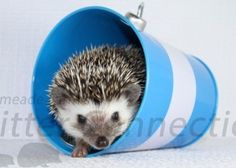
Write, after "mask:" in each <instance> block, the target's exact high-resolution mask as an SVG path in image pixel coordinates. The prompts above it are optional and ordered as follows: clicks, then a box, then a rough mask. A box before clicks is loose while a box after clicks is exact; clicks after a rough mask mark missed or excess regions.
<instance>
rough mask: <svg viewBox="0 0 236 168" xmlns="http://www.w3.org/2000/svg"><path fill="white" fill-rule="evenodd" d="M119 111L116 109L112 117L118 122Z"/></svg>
mask: <svg viewBox="0 0 236 168" xmlns="http://www.w3.org/2000/svg"><path fill="white" fill-rule="evenodd" d="M119 118H120V117H119V112H118V111H115V112H114V113H113V114H112V115H111V119H112V121H114V122H117V121H119Z"/></svg>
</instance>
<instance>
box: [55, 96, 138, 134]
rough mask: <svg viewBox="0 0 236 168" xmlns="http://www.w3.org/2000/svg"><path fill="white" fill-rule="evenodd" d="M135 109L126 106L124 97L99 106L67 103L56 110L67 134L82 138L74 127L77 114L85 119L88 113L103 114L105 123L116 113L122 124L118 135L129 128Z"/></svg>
mask: <svg viewBox="0 0 236 168" xmlns="http://www.w3.org/2000/svg"><path fill="white" fill-rule="evenodd" d="M136 108H137V107H136V106H130V105H128V101H127V100H126V99H125V98H124V97H121V98H119V99H118V100H112V101H109V102H108V101H104V102H102V103H101V104H99V105H97V104H95V103H93V102H91V101H90V102H89V103H86V104H81V103H67V104H66V105H65V106H64V107H63V108H58V120H59V122H60V123H61V124H62V127H63V128H64V130H65V131H66V132H67V133H68V134H70V135H71V136H73V137H75V138H83V135H82V134H81V132H80V131H78V129H76V128H75V127H74V125H76V124H77V122H78V121H77V116H78V115H79V114H80V115H83V116H85V117H86V116H87V115H88V113H90V112H93V111H99V112H102V113H105V116H106V118H105V121H106V120H110V119H111V116H112V114H113V113H114V112H116V111H118V112H119V118H120V121H122V122H123V123H124V124H122V125H121V127H120V134H122V133H123V132H124V131H125V130H126V129H127V127H128V126H129V123H130V120H131V119H132V116H133V115H134V114H135V112H136ZM120 134H119V135H120ZM117 136H118V135H117Z"/></svg>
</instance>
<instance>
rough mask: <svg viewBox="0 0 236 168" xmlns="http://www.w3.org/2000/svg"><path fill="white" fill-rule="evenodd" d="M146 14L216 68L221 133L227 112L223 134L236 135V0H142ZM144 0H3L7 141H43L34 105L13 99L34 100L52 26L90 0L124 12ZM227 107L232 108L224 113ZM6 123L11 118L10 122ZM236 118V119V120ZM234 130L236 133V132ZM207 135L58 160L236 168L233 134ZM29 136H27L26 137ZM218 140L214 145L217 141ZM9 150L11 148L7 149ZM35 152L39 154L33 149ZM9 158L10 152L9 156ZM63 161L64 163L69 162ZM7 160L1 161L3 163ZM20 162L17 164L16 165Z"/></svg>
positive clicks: (2, 91) (1, 76)
mask: <svg viewBox="0 0 236 168" xmlns="http://www.w3.org/2000/svg"><path fill="white" fill-rule="evenodd" d="M144 1H145V3H146V6H145V11H144V19H146V20H147V22H148V25H147V28H146V29H145V31H146V32H148V33H149V34H151V35H153V36H154V37H158V38H159V39H161V40H163V41H165V42H167V43H169V44H171V45H172V46H175V47H176V48H179V49H181V50H183V51H185V52H187V53H191V54H194V55H197V56H198V57H199V58H201V59H202V60H203V61H205V62H206V63H207V64H208V65H209V67H210V68H211V69H212V71H213V72H214V74H215V76H216V79H217V83H218V86H219V91H220V99H219V109H218V115H217V117H218V118H219V120H218V121H217V123H216V127H215V133H216V134H217V137H221V136H222V130H223V124H224V123H225V121H226V120H225V119H227V118H229V124H228V127H227V128H228V129H227V132H226V134H225V135H227V136H228V137H235V135H234V134H233V132H232V124H233V122H235V119H236V113H235V111H236V106H235V98H236V87H235V86H236V79H235V72H236V68H235V61H236V60H235V59H236V57H235V55H236V50H235V48H236V19H235V18H236V10H235V8H236V1H235V0H191V1H189V0H178V1H176V0H162V1H160V0H144ZM139 2H140V1H137V0H129V1H120V0H114V1H104V0H96V1H95V0H87V1H78V0H71V1H65V0H64V1H62V0H50V1H49V0H40V1H30V0H25V1H16V0H14V1H13V0H7V1H3V0H2V1H0V86H1V87H0V95H1V98H2V97H3V96H7V97H8V96H10V97H9V98H10V100H9V101H7V102H2V101H1V102H0V129H3V128H2V124H3V123H4V122H6V128H5V133H4V135H3V136H2V135H0V139H1V140H2V139H3V140H4V141H5V142H6V141H7V142H8V141H9V142H11V140H13V139H15V140H16V142H15V143H16V144H20V143H19V142H20V140H22V139H24V140H25V139H30V140H31V141H32V140H36V141H37V140H38V134H37V133H35V132H36V127H31V132H34V134H33V136H32V137H29V136H27V135H26V133H25V132H26V125H27V120H26V119H27V116H28V115H29V114H31V113H32V111H31V104H30V102H28V103H22V104H20V102H19V101H15V99H14V98H15V97H18V98H19V99H20V100H21V101H24V99H25V98H27V100H28V101H29V99H30V94H31V93H30V88H31V75H32V70H33V66H34V62H35V59H36V56H37V53H38V51H39V48H40V46H41V45H42V42H43V40H44V39H45V38H46V36H47V34H48V33H49V31H50V30H51V29H52V28H53V26H54V25H55V24H56V23H57V22H58V21H59V20H61V19H62V18H63V17H64V16H65V15H67V14H68V13H70V12H72V11H74V10H76V9H78V8H81V7H84V6H88V5H103V6H107V7H110V8H112V9H115V10H117V11H118V12H120V13H123V14H124V13H126V12H127V11H129V10H132V11H136V8H137V6H138V4H139ZM227 110H229V111H231V113H230V114H228V115H227V114H226V113H225V112H226V111H227ZM15 114H18V117H20V118H21V119H22V120H21V121H20V122H18V125H17V126H16V133H17V134H19V136H16V135H13V131H12V129H13V130H14V125H13V122H12V118H13V117H14V116H15ZM4 125H5V124H4ZM235 125H236V124H235ZM235 134H236V133H235ZM216 141H217V138H216V139H215V141H214V142H212V141H209V142H208V143H205V144H204V145H203V146H200V145H196V146H194V147H193V148H189V149H188V150H187V149H186V150H185V149H184V150H182V149H180V150H175V151H173V150H165V151H151V152H137V153H134V154H133V153H128V154H122V155H110V156H106V157H98V158H95V159H92V160H90V159H84V160H81V159H79V160H76V161H75V160H72V159H70V158H68V157H62V158H63V163H61V164H56V166H57V167H68V166H75V164H76V165H78V166H80V165H82V166H95V165H96V166H97V167H106V166H114V167H125V166H127V167H128V166H129V167H131V166H132V167H138V165H139V167H148V166H149V167H150V166H153V165H156V167H158V166H160V167H206V166H207V167H224V168H225V167H233V165H235V164H236V163H235V161H233V160H235V159H236V158H235V156H236V155H235V146H236V144H235V139H233V140H232V139H231V140H227V138H223V139H222V140H220V141H219V142H216ZM23 142H25V141H23ZM214 143H216V144H214ZM6 150H7V152H11V153H14V152H17V151H15V149H13V148H12V144H11V143H10V144H8V145H5V144H4V143H2V141H1V142H0V151H1V154H4V152H3V151H6ZM9 150H10V151H9ZM32 156H33V155H32ZM3 157H4V156H3ZM64 160H65V162H64ZM1 163H2V162H1ZM13 167H14V166H13Z"/></svg>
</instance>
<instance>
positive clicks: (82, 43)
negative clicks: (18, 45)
mask: <svg viewBox="0 0 236 168" xmlns="http://www.w3.org/2000/svg"><path fill="white" fill-rule="evenodd" d="M103 44H108V45H114V44H115V45H117V46H119V45H129V44H132V45H134V46H136V47H138V48H141V49H142V46H141V44H140V41H139V39H138V37H137V34H136V33H135V31H134V29H133V27H131V26H130V24H129V23H128V22H127V21H126V20H125V19H122V17H121V16H119V15H117V14H115V13H113V12H108V11H107V10H103V9H99V8H91V9H83V10H78V11H76V12H74V13H72V14H70V15H69V16H67V17H65V18H64V19H63V20H62V21H61V22H60V23H59V24H57V26H56V27H55V28H54V29H53V30H52V31H51V33H50V34H49V35H48V37H47V39H46V40H45V42H44V44H43V46H42V48H41V50H40V53H39V55H38V59H37V61H36V64H35V69H34V74H33V85H32V86H33V87H32V94H33V95H32V96H33V110H34V113H35V117H36V120H37V121H38V124H39V127H40V130H41V131H42V132H43V133H44V136H46V137H47V139H48V140H49V141H50V142H51V143H52V144H53V145H54V146H55V147H57V148H58V149H59V150H60V151H62V152H64V153H66V154H70V153H71V152H72V149H73V145H71V144H70V143H66V142H65V138H63V137H66V136H64V134H63V131H62V128H61V127H60V125H59V124H58V123H57V122H56V121H55V119H54V117H53V115H50V114H49V108H48V92H47V90H48V88H49V85H50V84H51V81H52V79H53V76H54V74H55V73H56V72H57V71H58V70H59V68H60V65H63V64H64V63H65V61H66V60H67V59H68V58H69V57H71V56H72V55H73V54H74V53H76V52H77V53H79V52H80V51H83V50H85V49H86V48H90V47H91V46H93V47H96V46H100V45H103Z"/></svg>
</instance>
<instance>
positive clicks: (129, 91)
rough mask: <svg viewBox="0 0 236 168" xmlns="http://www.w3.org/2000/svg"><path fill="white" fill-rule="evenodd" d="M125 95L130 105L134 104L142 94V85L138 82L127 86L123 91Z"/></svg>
mask: <svg viewBox="0 0 236 168" xmlns="http://www.w3.org/2000/svg"><path fill="white" fill-rule="evenodd" d="M123 95H124V96H125V98H127V100H128V101H129V104H130V105H134V104H135V103H137V101H138V99H139V97H140V95H141V87H140V85H138V84H130V85H128V86H126V88H125V89H124V91H123Z"/></svg>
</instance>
